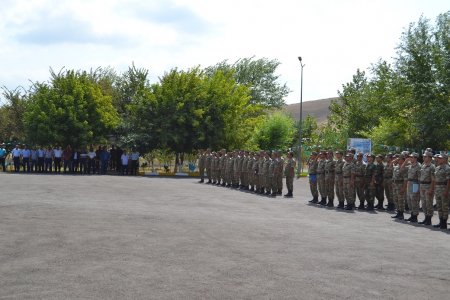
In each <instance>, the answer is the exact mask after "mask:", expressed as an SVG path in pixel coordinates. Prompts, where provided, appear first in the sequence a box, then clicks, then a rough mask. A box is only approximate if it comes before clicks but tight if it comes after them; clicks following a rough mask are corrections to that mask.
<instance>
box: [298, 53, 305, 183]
mask: <svg viewBox="0 0 450 300" xmlns="http://www.w3.org/2000/svg"><path fill="white" fill-rule="evenodd" d="M298 60H299V61H300V67H301V76H300V123H299V134H298V135H299V139H298V170H297V171H298V174H299V175H300V174H301V172H302V171H303V163H302V125H303V124H302V123H303V67H304V66H305V65H304V64H303V63H302V57H301V56H299V57H298Z"/></svg>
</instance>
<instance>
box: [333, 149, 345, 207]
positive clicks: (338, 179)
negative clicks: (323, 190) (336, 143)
mask: <svg viewBox="0 0 450 300" xmlns="http://www.w3.org/2000/svg"><path fill="white" fill-rule="evenodd" d="M334 154H335V155H336V161H335V167H334V174H335V177H334V186H335V190H336V197H337V199H338V201H339V204H338V206H337V208H340V209H342V208H344V200H345V198H344V180H343V179H344V178H343V173H342V168H343V166H344V163H345V162H344V160H343V159H342V154H343V153H342V151H336V152H335V153H334Z"/></svg>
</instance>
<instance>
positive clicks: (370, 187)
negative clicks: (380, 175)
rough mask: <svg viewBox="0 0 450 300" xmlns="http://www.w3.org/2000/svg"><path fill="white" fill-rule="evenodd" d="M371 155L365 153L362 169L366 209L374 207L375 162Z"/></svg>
mask: <svg viewBox="0 0 450 300" xmlns="http://www.w3.org/2000/svg"><path fill="white" fill-rule="evenodd" d="M373 158H374V157H373V155H372V154H370V153H369V154H367V165H366V169H365V171H364V197H365V200H366V201H367V210H373V209H374V205H373V204H374V201H375V169H376V167H375V164H374V163H373Z"/></svg>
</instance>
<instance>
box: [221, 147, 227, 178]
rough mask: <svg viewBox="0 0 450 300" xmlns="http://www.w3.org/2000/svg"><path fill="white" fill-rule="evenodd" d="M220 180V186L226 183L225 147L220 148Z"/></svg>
mask: <svg viewBox="0 0 450 300" xmlns="http://www.w3.org/2000/svg"><path fill="white" fill-rule="evenodd" d="M220 154H221V155H220V180H221V181H222V186H225V184H226V176H225V173H226V161H227V151H226V150H225V149H221V150H220Z"/></svg>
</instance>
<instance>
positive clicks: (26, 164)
mask: <svg viewBox="0 0 450 300" xmlns="http://www.w3.org/2000/svg"><path fill="white" fill-rule="evenodd" d="M30 157H31V150H30V149H28V146H27V145H25V146H24V148H23V150H22V168H23V172H27V173H30Z"/></svg>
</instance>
